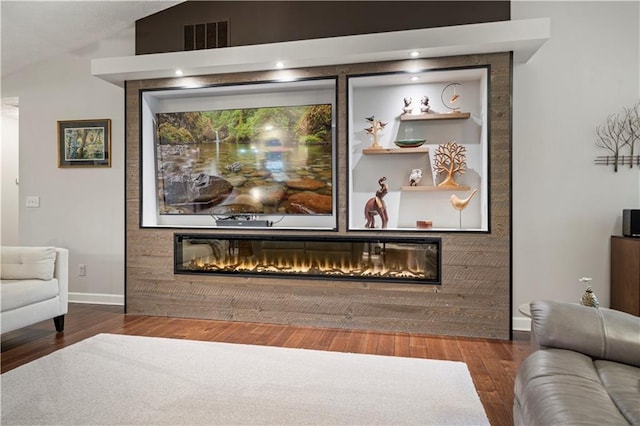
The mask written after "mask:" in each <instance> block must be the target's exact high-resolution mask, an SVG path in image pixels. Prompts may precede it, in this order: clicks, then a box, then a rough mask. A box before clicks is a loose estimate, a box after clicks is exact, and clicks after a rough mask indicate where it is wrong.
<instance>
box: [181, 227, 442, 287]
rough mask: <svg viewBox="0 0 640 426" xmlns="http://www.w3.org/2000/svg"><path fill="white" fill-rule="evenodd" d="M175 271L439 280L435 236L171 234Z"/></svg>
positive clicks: (286, 276) (352, 278) (430, 282)
mask: <svg viewBox="0 0 640 426" xmlns="http://www.w3.org/2000/svg"><path fill="white" fill-rule="evenodd" d="M174 240H175V247H174V259H175V269H174V270H175V273H176V274H205V275H206V274H216V275H217V274H225V275H257V276H273V277H281V278H298V279H304V278H313V279H316V278H321V279H332V280H357V281H363V280H364V281H382V282H409V283H417V284H440V245H441V240H440V238H432V237H428V238H426V237H425V238H409V239H406V238H404V239H400V238H373V239H372V238H359V237H358V238H355V237H351V238H347V237H306V236H305V237H298V236H278V237H273V236H255V237H249V236H235V235H234V236H227V235H210V234H200V235H193V234H176V235H175V238H174Z"/></svg>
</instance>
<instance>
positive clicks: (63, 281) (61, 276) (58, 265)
mask: <svg viewBox="0 0 640 426" xmlns="http://www.w3.org/2000/svg"><path fill="white" fill-rule="evenodd" d="M53 276H54V277H55V278H57V279H58V289H59V291H60V313H61V315H62V314H66V313H67V312H68V311H69V250H67V249H66V248H61V247H56V262H55V267H54V270H53Z"/></svg>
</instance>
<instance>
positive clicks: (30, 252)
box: [0, 246, 56, 280]
mask: <svg viewBox="0 0 640 426" xmlns="http://www.w3.org/2000/svg"><path fill="white" fill-rule="evenodd" d="M0 260H1V263H2V264H1V265H0V277H1V278H2V279H6V280H22V279H38V280H50V279H53V272H54V269H55V261H56V248H55V247H10V246H3V247H2V248H1V249H0Z"/></svg>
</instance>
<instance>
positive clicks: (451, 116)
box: [400, 112, 471, 121]
mask: <svg viewBox="0 0 640 426" xmlns="http://www.w3.org/2000/svg"><path fill="white" fill-rule="evenodd" d="M469 117H471V113H468V112H451V113H448V114H436V113H433V114H418V115H411V114H405V115H401V116H400V121H420V120H466V119H467V118H469Z"/></svg>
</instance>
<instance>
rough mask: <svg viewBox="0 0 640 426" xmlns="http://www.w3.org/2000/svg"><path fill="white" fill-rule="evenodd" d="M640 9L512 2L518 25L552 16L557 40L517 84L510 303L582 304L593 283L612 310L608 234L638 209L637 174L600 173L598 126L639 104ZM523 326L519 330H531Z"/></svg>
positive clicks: (518, 74) (521, 70) (634, 5)
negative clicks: (626, 212) (588, 281)
mask: <svg viewBox="0 0 640 426" xmlns="http://www.w3.org/2000/svg"><path fill="white" fill-rule="evenodd" d="M638 8H639V3H638V2H637V1H636V2H610V1H603V2H591V1H586V2H576V1H572V2H551V1H542V2H529V1H514V2H512V6H511V18H512V19H526V18H537V17H549V18H551V39H550V40H549V41H547V42H546V43H545V44H544V45H543V46H542V48H541V49H540V50H539V51H538V52H537V53H536V54H535V55H534V56H533V58H532V59H531V60H530V61H529V62H528V63H526V64H523V65H516V66H515V69H514V78H513V116H514V121H513V249H514V251H513V286H514V295H513V304H514V315H515V316H516V317H519V316H520V314H519V313H518V311H517V306H518V305H519V304H521V303H526V302H529V301H531V300H535V299H555V300H562V301H569V302H576V301H577V300H578V298H579V297H580V296H581V294H582V293H583V291H584V287H583V286H582V285H581V284H580V283H579V282H578V279H579V278H580V277H583V276H586V277H592V278H593V281H592V287H593V289H594V291H595V293H596V295H597V296H598V298H599V299H600V303H601V305H602V306H605V307H606V306H609V262H610V259H609V247H610V236H611V235H613V234H618V235H619V234H621V231H622V224H621V215H622V209H624V208H640V169H639V168H634V169H631V170H629V169H627V168H622V169H620V170H619V171H618V173H614V171H613V168H612V167H606V166H596V165H594V159H595V157H596V156H597V155H606V153H605V152H603V151H602V150H601V149H599V148H596V147H595V145H594V144H595V140H596V139H595V134H594V131H595V128H596V126H597V125H599V124H600V123H602V121H603V120H604V119H605V118H606V117H607V116H608V115H609V114H612V113H616V112H618V111H621V109H622V107H625V106H626V107H630V106H632V105H633V104H635V103H636V102H638V99H639V94H640V87H639V81H638V75H639V74H640V69H639V68H640V54H639V52H640V48H639V42H640V35H639V30H638V27H639V22H640V20H639V19H638V17H639V16H640V13H639V11H638ZM526 325H528V322H527V321H523V319H522V318H516V319H515V321H514V326H515V327H518V326H526Z"/></svg>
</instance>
